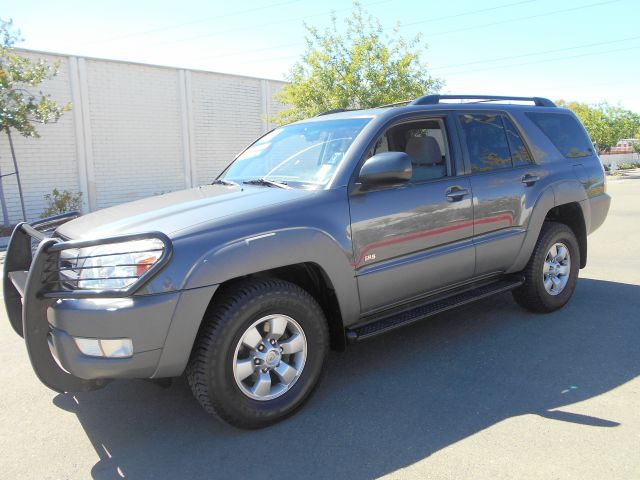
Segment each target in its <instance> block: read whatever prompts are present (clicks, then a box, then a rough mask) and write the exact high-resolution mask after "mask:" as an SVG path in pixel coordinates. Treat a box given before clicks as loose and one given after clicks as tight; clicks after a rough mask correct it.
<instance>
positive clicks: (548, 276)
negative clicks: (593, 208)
mask: <svg viewBox="0 0 640 480" xmlns="http://www.w3.org/2000/svg"><path fill="white" fill-rule="evenodd" d="M579 267H580V249H579V247H578V240H577V239H576V236H575V235H574V233H573V231H572V230H571V229H570V228H569V227H568V226H567V225H565V224H563V223H555V222H545V223H544V225H543V227H542V231H541V232H540V237H539V238H538V242H537V243H536V246H535V248H534V250H533V253H532V254H531V259H530V260H529V263H528V264H527V266H526V267H525V269H524V270H523V272H522V273H523V274H524V276H525V283H524V285H522V286H521V287H519V288H517V289H516V290H514V291H513V297H514V298H515V300H516V302H518V304H520V305H521V306H522V307H524V308H526V309H527V310H531V311H532V312H541V313H546V312H552V311H554V310H558V309H559V308H562V307H564V305H565V304H566V303H567V302H568V301H569V299H570V298H571V295H572V294H573V291H574V289H575V287H576V282H577V281H578V270H579Z"/></svg>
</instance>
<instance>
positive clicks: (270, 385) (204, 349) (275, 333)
mask: <svg viewBox="0 0 640 480" xmlns="http://www.w3.org/2000/svg"><path fill="white" fill-rule="evenodd" d="M215 301H216V304H215V306H214V307H213V308H212V309H211V310H210V312H209V313H208V315H207V318H205V320H204V324H203V328H202V329H201V332H200V333H199V335H198V339H197V340H196V345H195V346H194V350H193V352H192V354H191V359H190V360H189V364H188V366H187V379H188V381H189V384H190V386H191V389H192V391H193V393H194V395H195V397H196V398H197V400H198V401H199V402H200V404H201V405H202V407H203V408H204V409H205V410H206V411H207V412H209V413H213V414H216V415H217V416H219V417H221V418H222V419H223V420H225V421H227V422H228V423H230V424H232V425H235V426H237V427H240V428H261V427H265V426H268V425H270V424H272V423H275V422H277V421H278V420H280V419H282V418H284V417H286V416H288V415H290V414H291V413H293V412H294V411H295V410H296V409H297V408H299V407H300V406H301V405H302V404H303V403H304V401H305V400H306V399H307V398H308V397H309V395H310V394H311V392H312V391H313V389H314V387H315V386H316V384H317V382H318V379H319V378H320V374H321V372H322V365H323V363H324V359H325V356H326V353H327V350H328V345H329V334H328V330H327V323H326V320H325V318H324V315H323V312H322V310H321V308H320V306H319V305H318V303H317V302H316V301H315V299H314V298H313V297H312V296H311V295H309V293H307V292H306V291H304V290H303V289H301V288H300V287H298V286H296V285H294V284H292V283H289V282H286V281H283V280H276V279H259V280H252V281H248V282H245V283H241V284H237V285H236V286H235V287H231V288H230V289H228V290H227V291H226V292H224V293H223V294H222V295H221V297H219V298H217V299H216V300H215Z"/></svg>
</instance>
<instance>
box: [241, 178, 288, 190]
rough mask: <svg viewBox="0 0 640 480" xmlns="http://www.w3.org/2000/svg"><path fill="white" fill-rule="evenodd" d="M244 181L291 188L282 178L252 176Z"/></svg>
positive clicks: (249, 183)
mask: <svg viewBox="0 0 640 480" xmlns="http://www.w3.org/2000/svg"><path fill="white" fill-rule="evenodd" d="M242 183H245V184H247V185H264V186H266V187H278V188H287V189H290V188H291V187H290V186H289V185H287V182H283V181H282V180H269V179H267V178H252V179H250V180H244V181H243V182H242Z"/></svg>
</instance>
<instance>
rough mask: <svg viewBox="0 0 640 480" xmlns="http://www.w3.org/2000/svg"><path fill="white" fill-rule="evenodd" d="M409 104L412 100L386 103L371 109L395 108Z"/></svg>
mask: <svg viewBox="0 0 640 480" xmlns="http://www.w3.org/2000/svg"><path fill="white" fill-rule="evenodd" d="M411 102H412V100H403V101H402V102H393V103H386V104H384V105H378V106H377V107H373V108H387V107H397V106H398V105H409V104H410V103H411Z"/></svg>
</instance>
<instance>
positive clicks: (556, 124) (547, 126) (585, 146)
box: [526, 112, 594, 158]
mask: <svg viewBox="0 0 640 480" xmlns="http://www.w3.org/2000/svg"><path fill="white" fill-rule="evenodd" d="M526 115H527V117H529V118H530V119H531V121H532V122H533V123H535V124H536V125H537V127H538V128H539V129H540V130H542V131H543V133H544V134H545V135H546V136H547V137H548V138H549V140H551V143H553V144H554V145H555V147H556V148H557V149H558V150H559V151H560V153H562V155H564V156H565V157H567V158H578V157H588V156H589V155H593V153H594V152H593V145H592V144H591V140H589V138H588V137H587V135H586V134H585V132H584V130H583V129H582V128H581V127H580V124H578V121H577V120H576V119H575V118H574V117H573V116H571V115H567V114H562V113H540V112H527V113H526Z"/></svg>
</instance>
